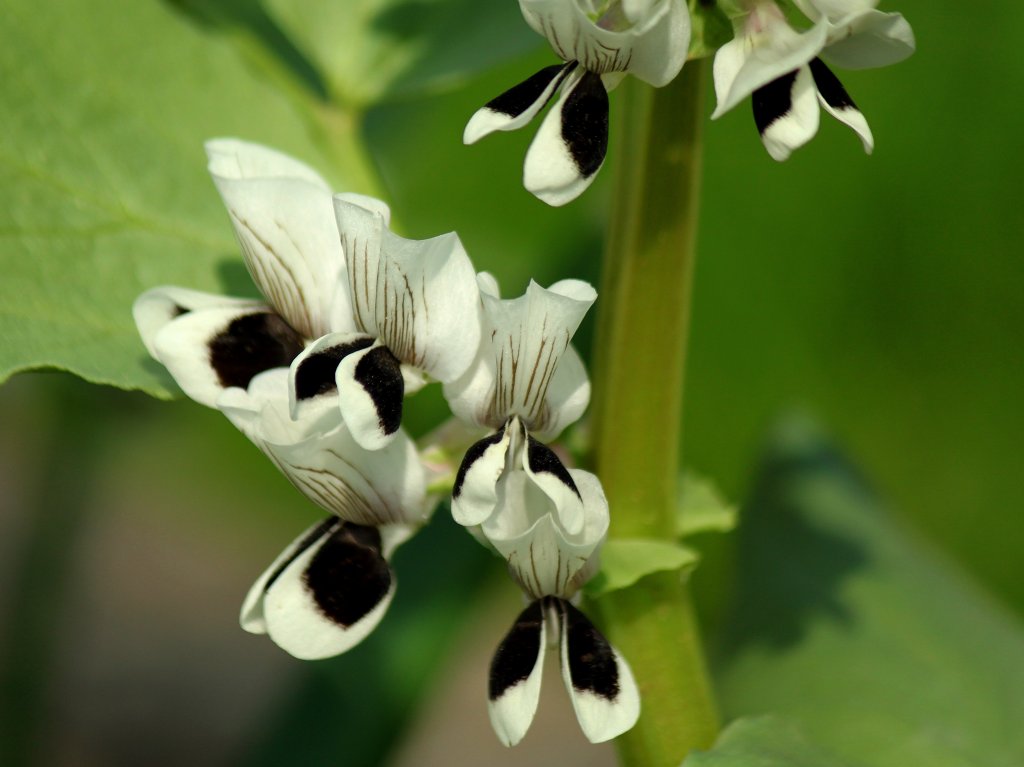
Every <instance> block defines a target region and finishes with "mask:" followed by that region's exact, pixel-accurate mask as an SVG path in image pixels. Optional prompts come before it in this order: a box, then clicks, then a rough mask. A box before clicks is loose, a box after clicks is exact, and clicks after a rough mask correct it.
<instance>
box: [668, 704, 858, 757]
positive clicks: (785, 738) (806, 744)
mask: <svg viewBox="0 0 1024 767" xmlns="http://www.w3.org/2000/svg"><path fill="white" fill-rule="evenodd" d="M845 764H846V762H841V761H839V760H837V759H836V758H835V757H834V756H832V755H830V754H827V753H825V752H824V751H823V750H822V749H821V748H820V747H819V746H818V745H817V744H815V743H812V742H811V741H809V740H808V739H807V738H806V736H805V735H804V733H803V732H802V731H801V730H800V728H799V727H798V726H796V725H795V724H794V723H793V722H790V721H787V720H785V719H780V718H778V717H774V716H758V717H750V718H745V719H739V720H737V721H735V722H733V723H732V724H730V725H729V726H728V727H726V728H725V730H724V731H723V732H722V734H721V735H719V737H718V740H717V742H716V743H715V746H714V748H712V749H711V750H709V751H699V752H695V753H692V754H690V755H689V756H688V757H686V761H684V762H683V767H841V765H845Z"/></svg>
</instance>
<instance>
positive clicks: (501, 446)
mask: <svg viewBox="0 0 1024 767" xmlns="http://www.w3.org/2000/svg"><path fill="white" fill-rule="evenodd" d="M511 442H512V432H511V430H510V429H508V428H507V427H506V426H503V427H502V428H501V429H500V430H499V431H498V432H496V433H495V434H491V435H490V436H488V437H484V438H483V439H482V440H480V441H479V442H477V443H475V444H474V445H472V446H471V447H470V448H469V450H467V451H466V455H465V457H464V458H463V459H462V463H461V464H460V465H459V471H458V473H457V474H456V475H455V485H454V486H453V487H452V518H454V519H455V521H456V522H458V523H459V524H460V525H463V526H464V527H470V526H472V525H480V524H483V522H484V521H485V520H486V519H487V518H488V517H490V516H491V514H492V513H494V509H495V506H496V505H497V503H498V487H497V486H498V480H499V479H500V478H501V475H502V473H503V472H504V471H505V461H506V456H507V455H508V450H509V446H510V445H511Z"/></svg>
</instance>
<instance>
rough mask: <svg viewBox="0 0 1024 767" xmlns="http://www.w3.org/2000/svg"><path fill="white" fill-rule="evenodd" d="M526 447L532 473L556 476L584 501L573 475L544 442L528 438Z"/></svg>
mask: <svg viewBox="0 0 1024 767" xmlns="http://www.w3.org/2000/svg"><path fill="white" fill-rule="evenodd" d="M527 440H528V441H527V445H526V459H527V461H529V464H530V471H532V472H533V473H534V474H540V473H541V472H542V471H546V472H547V473H548V474H554V475H555V476H556V477H558V479H559V480H561V481H562V484H564V485H565V486H566V487H568V488H569V489H570V490H572V491H573V492H574V493H576V497H577V498H579V499H580V500H583V496H581V495H580V491H579V488H577V487H576V483H575V482H573V481H572V475H571V474H569V470H568V469H567V468H565V464H563V463H562V462H561V461H560V460H559V458H558V456H557V455H555V451H554V450H552V449H551V448H550V447H548V446H547V445H545V444H543V443H542V442H538V441H537V440H535V439H534V438H533V437H527Z"/></svg>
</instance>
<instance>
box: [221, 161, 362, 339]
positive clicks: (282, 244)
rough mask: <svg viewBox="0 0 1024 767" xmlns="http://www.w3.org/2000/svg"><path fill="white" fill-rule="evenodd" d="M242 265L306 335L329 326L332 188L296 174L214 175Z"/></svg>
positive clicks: (335, 257) (336, 247) (337, 249)
mask: <svg viewBox="0 0 1024 767" xmlns="http://www.w3.org/2000/svg"><path fill="white" fill-rule="evenodd" d="M213 180H214V182H215V183H216V185H217V190H218V191H219V192H220V194H221V198H222V199H223V200H224V204H225V206H227V209H228V214H229V215H230V218H231V223H232V226H234V229H235V236H236V237H237V239H238V243H239V245H240V246H241V249H242V255H243V257H244V259H245V265H246V267H247V268H248V270H249V274H250V275H252V278H253V280H254V281H255V282H256V285H257V286H258V287H259V289H260V291H261V292H262V293H263V295H264V296H266V298H267V300H268V301H269V302H270V304H271V305H272V306H273V307H274V308H275V309H276V310H277V311H278V313H279V314H281V316H282V317H284V318H285V319H286V320H287V321H288V323H289V324H290V325H292V327H294V328H295V329H296V330H297V331H299V332H300V333H301V334H302V335H303V336H304V337H306V338H316V337H317V336H321V335H323V334H324V333H326V332H328V331H329V330H346V329H353V328H352V327H351V325H350V326H349V327H348V328H331V327H330V326H329V319H330V318H331V314H332V312H331V301H332V300H333V298H334V293H335V284H336V283H337V281H338V280H339V279H341V278H342V275H343V271H344V257H343V256H342V250H341V244H340V242H339V241H338V230H337V223H336V222H335V218H334V207H333V205H332V203H331V193H330V192H329V191H328V190H326V189H323V188H322V187H321V186H318V185H316V184H313V183H310V182H309V181H307V180H305V179H297V178H231V177H226V176H218V175H214V176H213Z"/></svg>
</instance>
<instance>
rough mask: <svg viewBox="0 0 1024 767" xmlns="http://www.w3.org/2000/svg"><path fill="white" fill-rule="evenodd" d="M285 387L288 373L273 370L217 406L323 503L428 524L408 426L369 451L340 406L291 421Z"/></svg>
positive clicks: (341, 512)
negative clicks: (357, 438)
mask: <svg viewBox="0 0 1024 767" xmlns="http://www.w3.org/2000/svg"><path fill="white" fill-rule="evenodd" d="M287 389H288V372H287V371H285V370H277V371H271V372H269V373H265V374H263V375H261V376H257V377H256V378H255V379H254V380H253V383H252V385H251V386H250V388H249V390H248V391H243V390H241V389H231V390H228V391H226V392H225V393H224V394H223V395H222V397H221V398H220V400H219V401H218V403H217V406H218V407H219V408H220V409H221V410H222V411H223V412H224V414H225V415H227V417H228V418H229V419H230V420H231V422H232V423H234V424H235V426H237V427H238V428H239V430H241V431H242V432H243V433H244V434H246V436H248V437H249V438H250V439H251V440H252V441H253V442H254V443H255V444H256V445H257V446H258V447H259V448H260V449H261V450H263V452H264V453H266V454H267V456H268V457H269V458H270V459H271V460H272V461H273V462H274V464H275V465H276V466H277V467H278V468H279V469H281V471H282V472H283V473H284V475H285V476H286V477H287V478H288V479H289V480H290V481H291V482H292V484H294V485H295V486H296V487H297V488H298V489H299V490H300V491H301V492H302V493H303V494H304V495H305V496H306V497H307V498H308V499H309V500H311V501H312V502H313V503H315V504H317V505H318V506H319V507H320V508H322V509H324V510H326V511H329V512H332V513H334V514H336V515H337V516H339V517H340V518H341V519H343V520H346V521H349V522H355V523H358V524H363V525H373V526H383V525H411V526H414V527H415V526H418V525H421V524H423V523H424V522H425V521H426V518H427V508H426V505H425V497H426V480H425V475H424V470H423V465H422V464H421V463H420V461H419V456H418V454H417V452H416V446H415V445H414V444H413V442H412V440H411V439H409V437H408V435H407V434H406V433H405V432H404V431H401V430H399V432H397V434H396V435H395V436H394V437H393V438H392V442H391V443H390V444H389V445H388V446H387V447H385V448H383V449H381V450H377V451H372V452H371V451H368V450H365V449H363V448H362V447H360V445H359V444H358V443H357V442H356V441H355V439H354V438H353V437H352V434H351V433H350V432H349V430H348V428H347V427H346V426H345V425H344V424H343V423H342V420H341V416H340V413H339V412H338V410H337V409H335V408H330V409H326V410H321V411H315V410H308V411H302V413H301V415H302V416H303V417H302V418H300V420H298V421H295V420H292V418H291V416H290V414H289V411H288V391H287Z"/></svg>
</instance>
